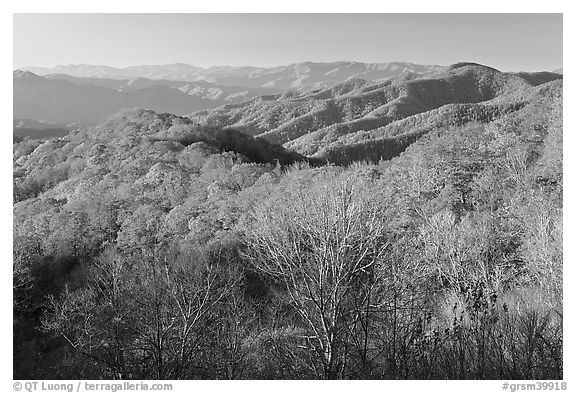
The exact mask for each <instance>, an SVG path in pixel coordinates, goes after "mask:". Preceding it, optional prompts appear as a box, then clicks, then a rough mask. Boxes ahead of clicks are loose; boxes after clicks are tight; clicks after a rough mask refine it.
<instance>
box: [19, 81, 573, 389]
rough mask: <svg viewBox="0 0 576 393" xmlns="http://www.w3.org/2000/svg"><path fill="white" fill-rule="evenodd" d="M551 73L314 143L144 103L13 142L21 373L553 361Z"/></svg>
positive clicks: (554, 121) (264, 375) (274, 373)
mask: <svg viewBox="0 0 576 393" xmlns="http://www.w3.org/2000/svg"><path fill="white" fill-rule="evenodd" d="M551 83H553V84H554V83H556V85H555V86H556V88H555V89H552V90H553V93H551V94H548V95H544V96H538V97H539V98H538V97H537V99H534V100H532V101H530V100H525V101H524V102H523V103H521V104H518V106H509V105H507V104H503V105H502V106H498V103H497V102H495V103H491V104H490V105H491V106H490V105H488V106H482V107H478V106H474V105H469V106H450V105H447V106H446V107H442V108H441V109H438V111H437V112H434V114H433V115H434V116H432V117H431V119H433V120H434V119H447V121H438V122H436V123H434V125H433V126H430V127H423V128H422V124H420V123H418V121H419V120H418V119H421V117H420V118H417V119H416V118H412V120H409V121H412V122H416V123H412V126H409V127H407V129H406V130H405V131H404V132H403V133H402V134H406V133H407V132H408V131H410V130H413V132H414V133H415V134H417V137H414V138H410V135H411V134H409V133H408V134H407V136H406V135H404V136H403V137H402V138H404V139H402V138H400V137H399V136H398V135H400V134H398V133H397V134H394V133H393V132H386V133H383V134H382V135H376V136H377V137H378V138H384V139H375V141H376V142H374V141H369V142H363V141H362V140H359V141H354V143H359V144H360V145H361V144H362V143H365V144H366V143H367V144H368V145H367V147H366V146H364V147H362V146H360V147H358V146H357V145H346V146H348V147H349V148H350V149H351V150H349V151H346V152H344V153H343V152H337V153H333V154H332V155H324V156H322V157H317V158H307V157H305V156H303V155H301V154H298V153H295V152H291V151H289V150H286V149H284V148H283V147H281V146H277V145H272V144H271V143H269V142H267V141H266V138H254V137H251V136H248V135H247V134H244V133H241V132H239V131H236V130H234V129H233V127H232V128H230V127H228V128H222V127H219V126H218V125H217V124H214V125H212V126H207V125H205V126H203V125H199V124H198V123H197V122H194V121H192V120H190V119H189V118H184V117H179V116H175V115H168V114H159V113H155V112H152V111H141V110H138V111H126V112H123V113H120V114H118V115H117V116H115V117H113V118H111V119H110V120H108V121H105V122H103V123H101V124H99V125H98V126H95V127H90V128H79V129H76V130H73V131H71V132H70V133H69V134H68V135H66V136H62V137H58V138H54V139H50V140H47V141H43V140H38V139H30V138H26V139H24V140H23V141H19V142H17V143H15V144H14V155H13V163H14V185H13V195H14V221H13V225H14V277H13V291H14V304H13V308H14V378H16V379H60V378H63V379H102V378H104V379H562V376H563V361H562V359H563V336H562V326H563V323H562V320H563V308H562V184H563V176H562V96H561V81H560V83H559V82H558V81H557V82H551ZM487 99H492V97H489V98H487ZM447 104H449V103H447ZM422 105H424V104H422ZM524 107H527V108H528V109H527V110H524V111H522V108H524ZM486 111H487V112H486ZM490 111H492V112H490ZM463 119H464V120H463ZM422 121H431V120H430V119H428V120H426V119H424V120H422ZM429 124H432V123H429ZM415 125H416V126H415ZM418 126H420V127H421V129H419V128H418ZM378 127H384V125H382V124H379V125H378ZM388 130H389V129H388ZM374 132H376V133H378V132H379V131H378V129H376V131H374ZM386 138H388V139H386ZM394 138H396V139H397V140H396V139H394ZM382 141H384V142H382ZM350 146H351V147H350ZM391 146H392V147H391ZM348 147H347V148H348ZM382 149H385V151H382ZM362 157H364V159H362Z"/></svg>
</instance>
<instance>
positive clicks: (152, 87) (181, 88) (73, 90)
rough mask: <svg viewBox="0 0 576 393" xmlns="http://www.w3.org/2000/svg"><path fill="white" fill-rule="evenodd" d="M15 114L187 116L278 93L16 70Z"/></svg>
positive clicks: (50, 118) (84, 121)
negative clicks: (137, 110) (151, 113)
mask: <svg viewBox="0 0 576 393" xmlns="http://www.w3.org/2000/svg"><path fill="white" fill-rule="evenodd" d="M13 79H14V118H15V119H21V118H24V119H35V120H41V121H44V122H58V123H70V122H74V123H79V124H81V125H92V124H96V123H98V122H100V121H102V120H104V119H106V118H107V117H109V116H111V115H113V114H115V113H116V112H118V111H120V110H122V109H131V108H141V109H151V110H155V111H158V112H170V113H174V114H179V115H183V114H187V113H190V112H193V111H197V110H202V109H209V108H215V107H218V106H221V105H224V104H226V103H235V102H241V101H244V100H248V99H251V98H253V97H257V96H261V95H265V94H271V93H277V92H278V90H275V89H269V88H250V87H245V86H219V85H216V84H214V83H210V82H205V81H197V82H189V81H172V80H162V79H159V80H150V79H145V78H136V79H107V78H83V77H82V78H81V77H73V76H70V75H66V74H50V75H46V76H39V75H36V74H34V73H32V72H29V71H22V70H17V71H14V75H13Z"/></svg>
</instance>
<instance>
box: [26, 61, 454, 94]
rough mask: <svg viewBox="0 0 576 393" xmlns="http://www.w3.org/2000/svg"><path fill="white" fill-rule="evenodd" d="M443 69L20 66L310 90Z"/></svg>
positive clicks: (354, 64)
mask: <svg viewBox="0 0 576 393" xmlns="http://www.w3.org/2000/svg"><path fill="white" fill-rule="evenodd" d="M443 68H444V67H441V66H435V65H419V64H413V63H406V62H394V63H382V64H378V63H373V64H370V63H359V62H350V61H340V62H333V63H314V62H304V63H296V64H290V65H286V66H280V67H270V68H264V67H249V66H245V67H231V66H218V67H210V68H206V69H204V68H199V67H194V66H191V65H188V64H180V63H179V64H168V65H157V66H134V67H127V68H115V67H107V66H95V65H84V64H81V65H65V66H64V65H59V66H56V67H54V68H42V67H24V68H23V69H25V70H28V71H31V72H34V73H37V74H39V75H48V74H54V73H57V74H67V75H71V76H75V77H88V78H109V79H127V78H128V79H134V78H150V79H168V80H187V81H197V80H205V81H209V82H214V83H217V84H219V85H223V86H247V87H266V88H275V89H300V90H311V89H320V88H326V87H332V86H334V85H336V84H339V83H341V82H344V81H346V80H348V79H351V78H361V79H366V80H377V79H383V78H389V77H391V76H396V75H400V74H402V73H428V72H434V71H438V70H441V69H443Z"/></svg>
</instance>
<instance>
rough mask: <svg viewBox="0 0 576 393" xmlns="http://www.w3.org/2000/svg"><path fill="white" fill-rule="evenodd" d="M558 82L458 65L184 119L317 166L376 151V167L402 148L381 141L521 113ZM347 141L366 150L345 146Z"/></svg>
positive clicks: (394, 141)
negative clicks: (260, 141)
mask: <svg viewBox="0 0 576 393" xmlns="http://www.w3.org/2000/svg"><path fill="white" fill-rule="evenodd" d="M561 79H562V75H560V74H555V73H549V72H540V73H504V72H500V71H498V70H496V69H494V68H491V67H486V66H483V65H479V64H474V63H459V64H454V65H452V66H451V67H448V68H447V69H440V70H437V71H435V72H428V73H425V74H419V73H403V74H400V75H399V76H396V77H392V78H388V79H385V80H381V81H366V80H361V79H352V80H349V81H346V82H344V83H343V84H339V85H337V86H334V87H332V88H329V89H325V90H321V91H317V92H313V93H308V94H304V93H301V94H296V93H293V94H283V95H270V96H266V97H258V98H254V99H252V100H250V101H246V102H242V103H238V104H230V105H225V106H223V107H220V108H217V109H212V110H208V111H200V112H196V113H193V114H191V115H190V117H191V118H192V119H194V120H196V121H198V122H201V123H206V124H215V125H218V126H220V127H233V128H235V129H238V130H241V131H243V132H245V133H249V134H250V135H255V136H258V137H259V138H264V139H266V140H268V141H270V142H271V143H278V144H283V145H284V146H285V147H286V148H288V149H290V150H295V151H297V152H299V153H301V154H304V155H308V156H311V155H313V156H315V157H317V158H321V159H332V160H345V161H348V162H350V161H354V160H357V159H363V157H362V156H358V155H356V156H353V157H348V154H349V153H351V151H354V150H355V149H359V148H360V149H363V150H367V146H368V145H378V146H379V147H378V148H376V149H375V150H374V151H370V154H369V155H370V157H376V161H378V159H379V158H385V159H389V158H391V156H393V155H394V154H397V152H396V153H394V154H390V153H388V152H387V151H386V149H385V148H382V145H383V144H384V145H385V144H392V145H393V146H392V147H391V149H392V150H393V151H396V150H398V149H397V148H396V147H394V145H396V144H400V145H402V146H403V147H404V148H405V147H406V146H407V144H406V143H404V142H401V141H400V142H399V141H398V140H397V139H398V138H395V139H392V140H391V141H390V140H389V139H386V140H382V138H390V137H396V136H398V135H401V134H403V136H402V137H401V138H400V139H403V140H404V139H408V140H409V141H413V140H414V139H415V138H417V137H419V136H420V135H423V134H424V133H425V132H427V130H431V129H435V128H438V127H441V126H447V125H450V124H456V125H461V124H462V123H465V122H467V121H474V120H478V121H482V122H488V121H491V120H494V119H495V118H497V117H501V116H503V115H506V114H509V113H510V112H514V111H516V110H519V109H521V108H523V107H525V106H526V105H528V103H529V102H530V100H536V99H537V98H534V97H535V96H536V95H538V93H539V92H540V93H541V92H542V91H544V90H546V89H548V90H553V91H552V92H551V93H549V95H552V96H555V95H559V94H560V93H559V92H560V91H561V88H562V82H561ZM549 85H551V86H549ZM541 94H545V93H541ZM540 98H541V97H540ZM350 142H352V143H362V144H364V146H362V147H356V146H353V147H349V146H347V145H348V144H349V143H350ZM401 150H402V149H400V150H399V151H401ZM351 154H353V153H351ZM366 158H368V157H366ZM335 162H336V163H339V161H335Z"/></svg>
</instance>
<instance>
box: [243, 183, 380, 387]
mask: <svg viewBox="0 0 576 393" xmlns="http://www.w3.org/2000/svg"><path fill="white" fill-rule="evenodd" d="M364 186H365V185H364V184H363V183H362V181H359V180H338V179H334V180H333V181H331V182H325V183H323V184H321V185H318V186H312V187H311V189H308V190H307V192H308V193H307V194H304V192H302V190H296V191H295V192H292V193H290V194H285V195H281V196H279V197H278V198H272V199H271V200H270V201H269V203H267V204H265V205H261V206H259V207H258V209H257V210H256V212H255V214H254V220H255V222H254V223H253V225H251V227H250V229H249V230H248V235H247V246H248V247H247V251H246V255H247V256H248V258H249V259H250V261H251V262H252V264H253V265H254V267H255V268H256V269H257V270H258V271H260V272H261V273H262V274H264V275H267V276H269V277H271V278H272V279H273V280H274V281H275V285H276V286H277V289H278V290H277V293H278V295H279V296H281V297H282V298H284V299H286V300H287V302H289V303H290V304H291V305H292V306H293V307H294V308H295V309H296V310H297V312H298V314H299V315H300V317H301V318H302V321H303V322H304V324H305V326H306V327H307V329H308V334H307V335H306V336H304V337H302V339H304V340H305V342H307V344H308V345H309V346H310V347H311V348H313V349H314V350H315V351H316V352H317V353H318V355H319V358H320V360H321V364H322V370H321V375H322V376H323V377H324V378H337V377H342V376H343V372H344V369H345V367H346V358H347V353H346V345H345V340H346V338H345V337H346V336H347V332H348V331H349V330H350V329H349V328H347V327H346V324H347V323H354V322H353V321H354V320H355V319H356V318H355V317H354V314H356V313H358V311H359V310H362V309H363V308H364V304H363V303H366V302H369V301H370V299H369V296H365V295H363V294H362V291H363V288H364V287H366V286H368V287H370V284H371V283H370V280H371V277H372V275H373V271H374V267H375V265H376V264H377V263H378V262H379V261H381V260H382V258H383V255H384V253H385V249H386V247H387V242H386V236H385V224H384V222H385V221H384V217H383V211H382V209H381V207H380V206H379V204H378V203H377V200H376V198H374V197H373V195H372V194H371V193H370V192H369V191H368V190H367V189H366V188H365V187H364ZM310 193H311V194H310ZM359 300H361V301H360V302H359ZM360 303H362V304H360Z"/></svg>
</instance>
